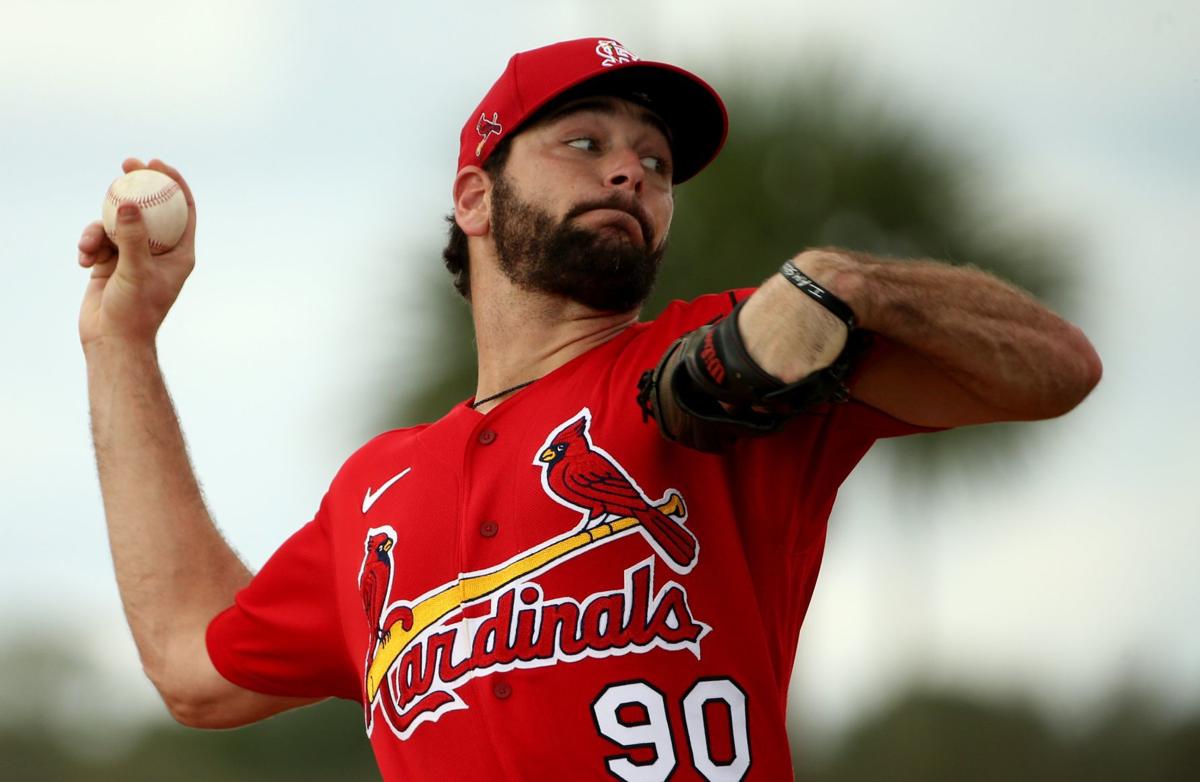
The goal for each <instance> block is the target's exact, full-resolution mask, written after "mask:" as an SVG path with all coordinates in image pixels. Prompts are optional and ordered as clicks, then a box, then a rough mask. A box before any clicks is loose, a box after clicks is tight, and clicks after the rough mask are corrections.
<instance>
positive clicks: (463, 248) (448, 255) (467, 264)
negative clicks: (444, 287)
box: [442, 136, 513, 300]
mask: <svg viewBox="0 0 1200 782" xmlns="http://www.w3.org/2000/svg"><path fill="white" fill-rule="evenodd" d="M512 139H513V137H512V136H509V137H508V138H506V139H504V140H503V141H501V142H500V143H499V144H497V145H496V148H495V149H493V150H492V154H491V155H489V156H488V159H487V160H486V161H484V164H483V170H484V171H486V172H487V173H488V175H490V176H491V177H492V178H493V179H495V178H497V177H499V176H501V175H503V173H504V166H505V164H506V163H507V162H508V152H509V149H510V148H511V146H512V144H511V143H510V142H511V141H512ZM446 222H448V223H449V224H450V231H449V236H448V237H447V239H446V249H444V250H442V261H443V262H444V263H445V264H446V269H447V270H448V271H449V272H450V275H451V276H452V277H453V278H454V289H455V290H456V291H458V292H459V293H460V294H461V295H462V297H463V298H464V299H467V300H470V298H471V252H470V250H469V249H468V248H467V235H466V234H465V233H463V229H461V228H459V227H458V223H457V222H456V221H455V220H454V213H453V212H451V213H450V214H448V215H446Z"/></svg>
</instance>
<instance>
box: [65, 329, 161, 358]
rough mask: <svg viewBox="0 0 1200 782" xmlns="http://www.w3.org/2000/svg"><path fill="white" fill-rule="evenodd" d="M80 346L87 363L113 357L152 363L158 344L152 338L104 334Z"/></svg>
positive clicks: (156, 355) (155, 356)
mask: <svg viewBox="0 0 1200 782" xmlns="http://www.w3.org/2000/svg"><path fill="white" fill-rule="evenodd" d="M82 346H83V357H84V360H85V361H87V363H89V364H91V363H94V362H98V361H108V360H111V359H113V358H140V359H145V360H148V361H151V362H154V363H157V361H158V345H157V343H156V342H155V340H154V339H153V338H149V339H147V338H142V337H124V336H117V335H105V336H100V337H92V338H91V339H88V340H86V341H84V342H83V343H82Z"/></svg>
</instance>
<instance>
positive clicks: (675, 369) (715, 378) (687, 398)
mask: <svg viewBox="0 0 1200 782" xmlns="http://www.w3.org/2000/svg"><path fill="white" fill-rule="evenodd" d="M742 304H744V302H742V303H739V304H738V305H737V307H735V308H734V310H733V312H731V313H730V314H729V315H728V316H727V317H725V318H724V319H722V320H721V321H719V322H717V323H716V324H715V325H708V326H702V327H700V328H698V329H696V330H695V331H692V332H689V333H688V334H685V335H684V336H683V337H682V338H680V339H679V340H677V341H676V342H675V343H674V344H672V345H671V346H670V347H669V348H668V349H667V351H666V352H665V353H664V354H663V358H662V359H661V360H660V361H659V363H658V366H656V367H655V368H654V369H653V370H649V371H647V372H645V373H644V374H643V375H642V378H641V380H640V381H639V383H638V387H639V394H638V401H639V404H641V407H642V411H643V415H644V416H645V417H647V418H654V420H655V421H656V422H657V423H658V426H659V431H660V432H661V433H662V435H663V436H664V437H665V438H667V439H668V440H671V441H674V442H678V443H681V444H683V445H686V446H688V447H690V448H695V449H697V450H701V451H710V452H718V451H722V450H724V449H725V448H727V447H729V446H730V445H731V444H732V443H733V441H735V440H737V439H739V438H742V437H759V436H763V435H767V434H770V433H772V432H774V431H776V430H778V429H779V428H780V427H781V426H783V424H784V423H785V422H786V421H787V420H788V419H789V418H792V417H794V416H796V415H800V414H802V413H808V412H812V411H813V410H814V409H816V408H818V407H820V406H821V405H824V404H828V403H837V402H844V401H846V400H847V399H848V398H849V389H847V387H846V385H845V379H846V377H847V376H848V375H849V373H850V369H851V367H852V366H853V362H854V358H855V357H856V356H857V355H858V354H859V352H861V350H862V348H863V347H864V346H865V344H866V339H867V335H866V334H865V333H864V332H859V331H852V332H851V333H850V337H849V338H848V339H847V341H846V346H845V348H843V350H842V352H841V353H840V354H839V355H838V357H837V359H835V360H834V362H833V363H832V364H831V365H829V366H828V367H825V368H823V369H820V370H817V371H815V372H812V373H811V374H809V375H807V376H806V377H803V378H801V379H800V380H798V381H797V382H795V383H790V384H787V383H783V382H781V381H780V380H779V379H778V378H776V377H774V376H773V375H771V374H769V373H768V372H766V371H765V370H763V369H762V367H760V366H759V365H758V363H757V362H755V361H754V359H753V358H752V357H751V356H750V354H749V352H748V351H747V350H746V345H745V343H744V342H743V341H742V336H741V333H740V331H739V329H738V327H737V316H738V313H739V312H740V310H741V307H742Z"/></svg>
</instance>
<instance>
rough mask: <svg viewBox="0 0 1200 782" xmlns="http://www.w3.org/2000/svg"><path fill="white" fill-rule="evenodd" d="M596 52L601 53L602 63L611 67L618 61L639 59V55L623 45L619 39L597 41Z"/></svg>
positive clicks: (635, 60)
mask: <svg viewBox="0 0 1200 782" xmlns="http://www.w3.org/2000/svg"><path fill="white" fill-rule="evenodd" d="M596 54H598V55H600V64H601V65H603V66H604V67H605V68H611V67H612V66H614V65H616V64H617V63H622V64H624V63H627V62H637V61H638V56H637V55H636V54H634V53H633V52H631V51H629V50H628V49H626V48H625V47H624V46H622V45H621V43H620V42H619V41H604V40H601V41H597V42H596Z"/></svg>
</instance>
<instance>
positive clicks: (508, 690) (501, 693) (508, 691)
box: [492, 682, 512, 700]
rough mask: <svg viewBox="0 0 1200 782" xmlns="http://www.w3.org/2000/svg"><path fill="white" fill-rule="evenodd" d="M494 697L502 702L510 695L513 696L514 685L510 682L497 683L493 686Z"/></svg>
mask: <svg viewBox="0 0 1200 782" xmlns="http://www.w3.org/2000/svg"><path fill="white" fill-rule="evenodd" d="M492 695H495V696H496V697H497V698H499V699H500V700H504V699H505V698H507V697H508V696H509V695H512V685H510V684H509V683H508V682H496V683H495V684H493V685H492Z"/></svg>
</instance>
